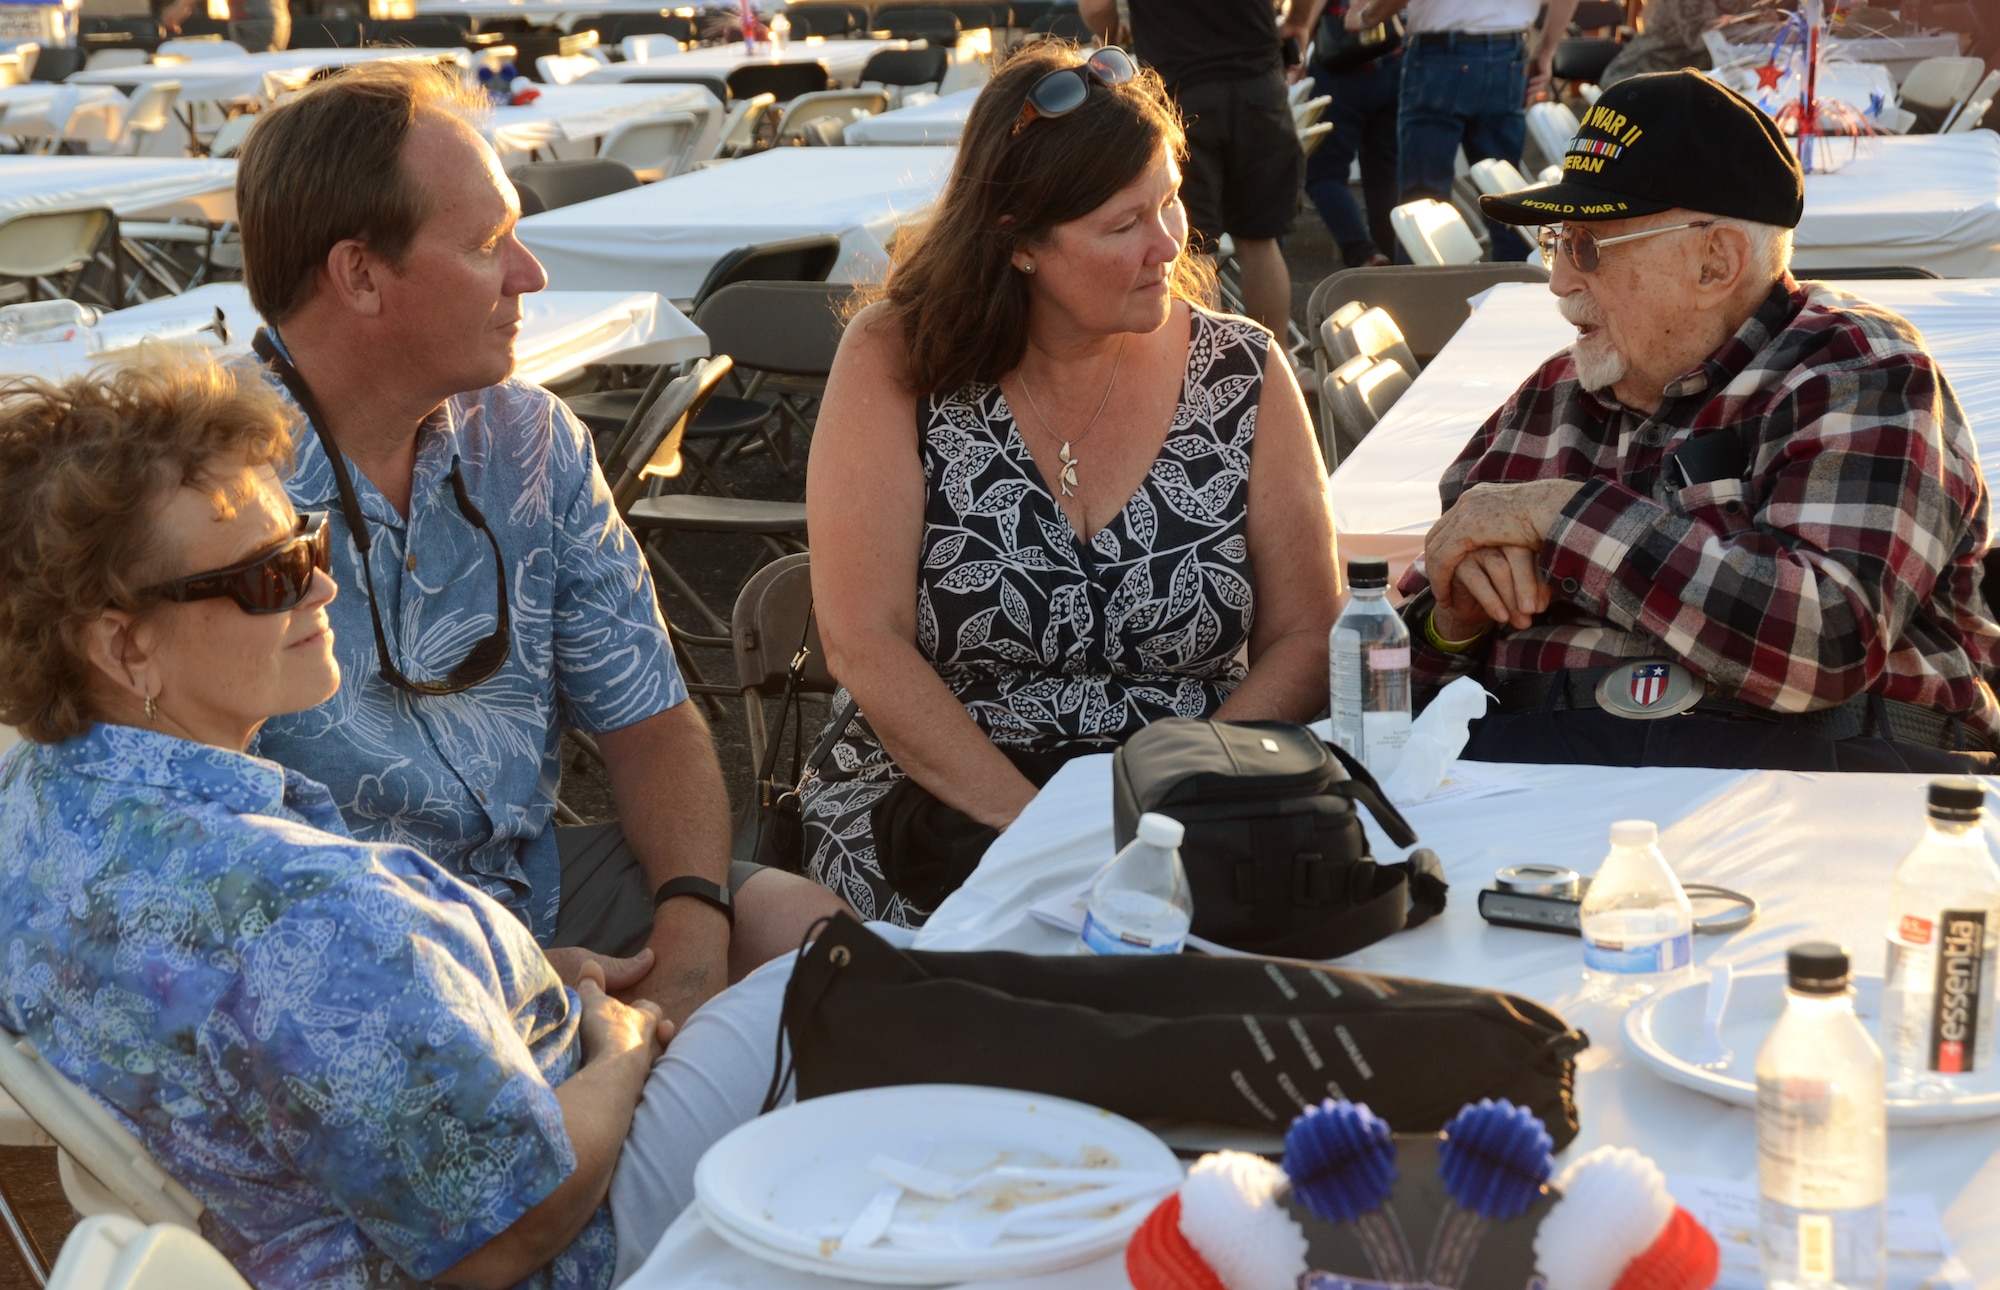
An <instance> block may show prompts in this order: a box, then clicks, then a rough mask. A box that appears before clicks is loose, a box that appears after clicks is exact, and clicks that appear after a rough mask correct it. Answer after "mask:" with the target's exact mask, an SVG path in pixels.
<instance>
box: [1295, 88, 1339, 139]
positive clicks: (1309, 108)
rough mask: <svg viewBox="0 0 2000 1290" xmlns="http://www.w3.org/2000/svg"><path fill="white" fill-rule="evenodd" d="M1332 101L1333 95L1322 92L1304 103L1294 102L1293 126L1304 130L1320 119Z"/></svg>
mask: <svg viewBox="0 0 2000 1290" xmlns="http://www.w3.org/2000/svg"><path fill="white" fill-rule="evenodd" d="M1332 102H1333V95H1331V94H1322V95H1320V96H1319V97H1318V98H1316V99H1307V100H1305V101H1304V102H1303V103H1294V104H1293V105H1292V128H1293V129H1294V130H1299V131H1303V130H1304V129H1305V128H1306V127H1307V126H1309V125H1311V124H1312V123H1313V122H1315V121H1317V120H1319V119H1320V116H1321V115H1322V114H1323V113H1324V112H1325V111H1326V109H1327V106H1328V105H1329V104H1331V103H1332Z"/></svg>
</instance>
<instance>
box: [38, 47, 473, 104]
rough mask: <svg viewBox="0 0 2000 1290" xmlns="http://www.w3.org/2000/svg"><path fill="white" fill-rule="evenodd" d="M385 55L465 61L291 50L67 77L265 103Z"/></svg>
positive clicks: (459, 53)
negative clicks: (163, 84) (169, 84)
mask: <svg viewBox="0 0 2000 1290" xmlns="http://www.w3.org/2000/svg"><path fill="white" fill-rule="evenodd" d="M385 58H423V59H441V58H449V59H453V60H455V61H456V62H458V63H460V64H465V63H466V62H468V61H469V60H468V56H467V54H466V52H465V51H464V50H463V49H292V50H273V51H271V52H269V53H264V54H245V55H243V56H242V57H240V58H208V59H202V60H199V61H193V62H185V63H172V64H160V63H148V64H146V65H145V66H143V67H104V68H100V69H98V70H97V71H94V72H88V71H86V72H78V73H77V74H76V75H74V76H72V77H70V78H69V79H70V82H71V83H72V84H77V85H117V86H121V87H122V86H128V85H152V84H155V83H157V82H159V81H179V82H180V86H181V99H182V100H183V101H185V102H190V103H266V102H269V101H270V100H272V99H275V98H277V97H278V96H279V95H280V94H283V93H284V92H285V91H287V90H295V89H298V88H299V87H300V86H302V85H304V84H305V83H306V82H307V81H309V80H311V79H312V75H313V73H314V72H317V71H319V70H321V69H322V68H327V67H347V66H349V65H351V64H354V63H371V62H377V61H379V60H381V59H385Z"/></svg>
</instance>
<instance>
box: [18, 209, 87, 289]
mask: <svg viewBox="0 0 2000 1290" xmlns="http://www.w3.org/2000/svg"><path fill="white" fill-rule="evenodd" d="M110 227H111V212H110V211H108V210H103V209H100V208H93V209H88V210H73V211H33V212H30V213H29V214H26V215H16V216H15V217H14V218H13V219H10V220H7V221H6V222H4V223H0V281H6V280H7V279H10V278H11V279H14V280H16V281H20V282H23V283H25V284H26V285H27V287H28V294H29V296H30V297H31V298H34V299H48V300H60V299H63V298H64V297H66V296H68V295H70V294H71V289H72V288H73V286H74V285H75V280H74V277H73V276H72V275H74V274H77V273H79V272H81V271H82V269H83V268H84V266H86V265H88V264H89V263H90V261H91V258H92V257H93V256H94V255H95V254H96V253H97V246H98V243H99V242H101V241H102V240H103V238H104V232H105V230H106V229H108V228H110ZM65 278H67V279H69V281H63V280H62V279H65Z"/></svg>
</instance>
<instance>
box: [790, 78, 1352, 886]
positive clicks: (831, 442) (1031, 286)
mask: <svg viewBox="0 0 2000 1290" xmlns="http://www.w3.org/2000/svg"><path fill="white" fill-rule="evenodd" d="M1122 60H1123V56H1122V54H1120V53H1118V51H1105V52H1104V53H1100V54H1098V55H1097V56H1095V57H1094V58H1093V60H1092V62H1091V64H1090V65H1088V66H1084V65H1082V64H1080V63H1079V60H1078V57H1077V55H1076V53H1075V52H1074V51H1072V50H1070V49H1069V48H1068V47H1066V46H1061V45H1048V44H1044V45H1040V46H1031V47H1029V49H1028V51H1026V52H1024V53H1023V54H1021V55H1017V56H1016V57H1015V58H1014V59H1013V60H1012V61H1010V62H1009V63H1008V64H1007V65H1006V66H1005V67H1004V68H1002V69H1001V71H1000V72H999V74H998V75H996V76H995V78H994V80H993V82H992V83H991V84H990V85H989V86H988V87H987V89H986V90H985V91H984V92H983V93H982V94H981V95H980V97H979V99H978V101H977V103H976V104H975V105H974V108H973V112H972V116H971V118H970V120H968V122H967V124H966V129H965V133H964V135H963V137H962V139H961V143H960V155H959V159H958V163H957V165H956V167H955V168H954V170H953V172H952V176H951V179H950V181H949V182H948V183H947V185H946V189H945V193H944V195H943V197H942V198H941V199H940V201H939V204H938V207H937V209H936V211H935V212H934V214H933V215H932V217H931V218H930V220H929V221H927V223H926V224H925V225H924V226H923V227H922V228H920V229H912V230H908V231H906V232H905V233H904V235H903V238H902V241H901V244H900V245H899V248H898V252H897V258H896V262H895V265H894V267H893V269H892V271H891V274H890V279H889V284H888V287H887V290H886V293H885V294H886V298H885V299H883V300H881V301H879V302H877V303H876V304H874V305H871V306H870V307H869V308H868V309H866V310H864V311H863V312H862V313H861V314H860V315H859V316H858V317H857V318H856V319H855V321H854V323H853V324H852V325H851V326H850V327H849V328H848V332H847V336H846V339H845V340H844V342H843V344H842V346H841V351H840V357H839V358H838V360H837V361H836V362H835V364H834V368H833V373H832V376H831V378H830V380H829V382H828V386H827V395H826V400H825V403H824V405H823V408H822V411H821V414H820V418H819V427H818V430H817V431H816V433H815V436H814V442H813V450H812V461H811V466H810V470H809V475H808V481H807V489H806V503H807V508H808V512H809V518H810V521H811V531H812V540H813V557H812V571H813V589H814V593H815V605H816V610H817V613H818V618H819V627H820V635H821V638H822V640H823V642H824V644H825V648H826V651H827V659H828V662H829V664H830V666H831V668H832V671H833V673H834V675H835V676H836V677H838V678H839V679H840V680H841V682H842V683H843V685H844V686H845V693H844V694H843V695H842V696H840V698H845V697H846V695H847V694H851V695H852V697H853V699H854V700H855V703H856V704H857V705H858V708H859V713H858V715H857V716H856V717H855V719H854V720H853V721H852V722H851V723H850V724H849V725H848V726H847V727H846V729H845V732H844V733H843V735H842V736H841V737H840V739H839V740H838V741H837V742H836V743H835V744H834V745H833V748H832V751H831V754H830V755H829V756H828V757H827V758H826V759H825V760H824V761H823V763H822V764H821V766H820V768H819V770H818V772H817V773H816V774H815V775H814V776H812V777H811V779H809V781H808V783H807V785H806V787H805V791H804V799H805V821H806V865H807V872H808V873H809V874H810V875H811V876H812V877H814V878H816V879H818V880H819V881H820V882H822V883H825V884H826V885H827V886H829V887H831V888H833V889H834V890H835V891H836V892H838V893H839V894H840V895H842V896H844V897H846V899H847V900H848V902H849V903H850V904H852V905H853V906H854V907H855V908H856V909H857V910H859V911H860V912H861V913H862V914H863V915H864V916H866V917H873V918H884V919H888V920H890V921H892V922H897V923H902V924H906V925H911V924H916V923H920V922H922V920H923V919H924V917H925V916H926V915H927V914H928V913H929V909H928V908H927V907H926V903H925V902H924V901H923V900H921V899H916V898H913V897H912V894H911V892H910V891H909V890H898V889H897V888H896V887H895V886H894V885H892V884H891V883H890V881H889V880H888V879H887V878H885V876H884V872H883V868H884V866H883V860H882V857H880V856H878V854H877V847H876V837H875V833H874V822H875V820H877V819H879V818H881V812H880V810H879V809H878V808H879V807H881V806H882V805H883V803H884V799H885V795H888V794H890V792H891V790H892V789H897V786H898V785H899V784H901V783H902V782H903V781H904V780H905V779H908V780H910V781H913V782H914V783H913V785H912V787H911V788H903V789H897V795H898V796H900V797H907V796H910V795H912V793H913V790H914V792H915V795H917V796H919V797H921V798H922V800H923V801H924V802H925V804H926V805H927V806H930V807H934V808H936V810H938V811H942V812H943V813H944V814H945V816H947V817H948V818H950V819H955V820H960V821H962V822H963V824H964V825H965V826H966V828H967V829H968V830H970V831H971V832H972V833H974V834H975V835H977V834H979V832H980V827H981V826H984V827H985V828H986V829H999V828H1004V827H1006V825H1007V824H1008V823H1009V822H1011V821H1012V820H1013V818H1014V817H1015V816H1016V815H1018V814H1019V813H1020V811H1021V809H1022V808H1023V807H1024V806H1025V805H1026V804H1027V803H1028V801H1029V800H1030V799H1032V798H1033V796H1034V794H1035V792H1036V789H1037V784H1038V783H1039V782H1040V780H1042V779H1045V778H1046V776H1047V773H1048V772H1050V771H1052V769H1053V766H1054V764H1055V761H1056V760H1059V758H1060V756H1062V755H1067V754H1071V753H1074V752H1078V751H1108V750H1110V749H1111V748H1112V747H1114V746H1115V745H1116V744H1118V743H1119V742H1122V741H1123V740H1124V739H1125V738H1127V737H1128V736H1129V735H1131V734H1132V732H1133V731H1135V730H1137V729H1139V728H1140V727H1141V726H1144V725H1145V724H1147V723H1148V722H1150V721H1153V720H1156V719H1158V718H1161V717H1168V716H1184V717H1210V716H1220V717H1226V718H1231V719H1239V720H1255V719H1273V718H1281V719H1291V720H1302V719H1305V718H1308V717H1310V716H1312V715H1313V714H1314V713H1316V712H1318V711H1319V710H1320V709H1321V708H1323V707H1324V705H1325V702H1326V683H1327V681H1326V678H1327V673H1326V638H1327V630H1328V628H1329V627H1330V626H1331V624H1332V620H1333V617H1334V614H1335V612H1336V610H1337V608H1338V602H1339V578H1338V573H1337V561H1336V558H1335V552H1334V539H1333V526H1332V519H1331V514H1330V512H1329V510H1328V507H1327V502H1326V492H1325V481H1326V471H1325V467H1324V465H1323V464H1322V462H1321V460H1320V457H1319V452H1318V448H1317V446H1316V444H1315V443H1314V440H1313V436H1312V431H1311V426H1310V423H1309V421H1308V419H1307V417H1306V412H1305V406H1304V403H1303V401H1302V400H1301V399H1300V396H1299V392H1298V388H1297V386H1296V384H1295V383H1294V381H1293V378H1292V373H1291V367H1290V364H1289V362H1288V361H1287V359H1286V356H1285V353H1284V350H1283V347H1282V346H1280V345H1276V344H1274V343H1273V342H1272V340H1271V337H1270V335H1269V333H1267V332H1265V331H1264V330H1263V329H1262V328H1261V327H1259V326H1257V325H1256V324H1255V323H1252V322H1250V321H1248V320H1246V319H1243V318H1238V317H1234V316H1231V315H1226V314H1218V313H1214V312H1211V311H1210V310H1208V309H1206V308H1204V307H1202V305H1201V304H1199V303H1197V302H1198V301H1199V300H1201V299H1203V298H1205V297H1206V296H1207V295H1209V287H1210V285H1211V282H1212V279H1210V278H1209V276H1208V271H1207V266H1206V262H1205V261H1202V260H1200V259H1199V258H1197V257H1195V256H1192V255H1189V254H1187V253H1186V252H1187V217H1186V214H1185V212H1184V211H1183V210H1182V208H1181V204H1180V200H1179V196H1178V190H1179V185H1180V173H1179V165H1178V162H1179V157H1180V155H1181V153H1182V141H1181V132H1180V127H1179V123H1178V122H1177V120H1176V119H1175V117H1174V114H1173V109H1172V108H1171V106H1170V105H1169V103H1168V100H1167V98H1166V96H1165V93H1164V91H1163V90H1162V88H1161V86H1160V84H1159V81H1158V79H1157V78H1156V77H1154V76H1153V74H1152V73H1150V72H1135V71H1134V69H1133V68H1132V67H1131V65H1130V64H1129V63H1127V62H1124V61H1122ZM1079 89H1081V90H1082V91H1083V92H1082V93H1081V94H1079V93H1078V92H1077V91H1078V90H1079ZM1079 99H1080V100H1081V101H1080V102H1077V100H1079ZM1031 104H1032V106H1030V105H1031ZM1069 104H1074V106H1066V105H1069ZM838 704H839V699H837V700H836V706H838ZM1051 754H1055V757H1053V758H1052V757H1051ZM931 799H935V801H932V800H931ZM982 841H983V839H982ZM906 887H907V884H906Z"/></svg>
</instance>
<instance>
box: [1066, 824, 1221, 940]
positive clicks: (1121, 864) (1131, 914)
mask: <svg viewBox="0 0 2000 1290" xmlns="http://www.w3.org/2000/svg"><path fill="white" fill-rule="evenodd" d="M1181 834H1182V829H1181V823H1180V821H1179V820H1176V819H1173V818H1171V817H1169V816H1165V815H1159V814H1156V813H1154V812H1151V811H1148V812H1147V813H1146V814H1144V815H1142V816H1140V817H1139V835H1138V836H1137V837H1135V838H1133V839H1132V840H1131V841H1130V842H1128V843H1126V844H1125V849H1124V850H1123V851H1120V852H1119V853H1118V858H1117V859H1116V860H1113V861H1112V862H1111V867H1110V868H1108V869H1106V870H1105V871H1104V872H1103V873H1102V874H1100V875H1098V878H1097V883H1096V885H1095V886H1093V887H1092V888H1091V889H1090V904H1089V908H1088V910H1087V911H1086V912H1085V914H1084V916H1083V948H1084V949H1086V950H1088V951H1090V952H1091V953H1092V954H1178V953H1180V951H1181V947H1182V946H1183V945H1185V944H1187V935H1188V928H1189V927H1190V926H1191V925H1192V924H1193V922H1194V898H1193V897H1192V896H1190V895H1189V894H1188V881H1187V871H1186V870H1185V869H1183V868H1181V849H1180V848H1181Z"/></svg>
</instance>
